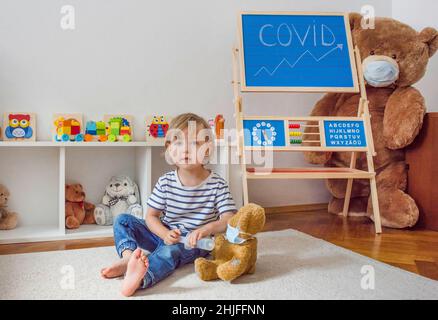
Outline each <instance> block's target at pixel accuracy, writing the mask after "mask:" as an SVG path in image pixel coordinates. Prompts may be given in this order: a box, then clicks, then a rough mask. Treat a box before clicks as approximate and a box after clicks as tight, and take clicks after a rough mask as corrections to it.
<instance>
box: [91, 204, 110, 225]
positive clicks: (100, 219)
mask: <svg viewBox="0 0 438 320" xmlns="http://www.w3.org/2000/svg"><path fill="white" fill-rule="evenodd" d="M94 220H96V224H98V225H100V226H109V225H111V224H112V219H111V216H110V213H109V210H108V208H105V207H103V206H97V207H96V208H95V209H94Z"/></svg>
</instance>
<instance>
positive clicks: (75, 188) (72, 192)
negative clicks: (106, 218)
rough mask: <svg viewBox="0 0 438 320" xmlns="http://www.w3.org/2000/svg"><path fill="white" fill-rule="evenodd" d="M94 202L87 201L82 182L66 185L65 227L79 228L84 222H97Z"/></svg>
mask: <svg viewBox="0 0 438 320" xmlns="http://www.w3.org/2000/svg"><path fill="white" fill-rule="evenodd" d="M94 208H95V206H94V204H91V203H89V202H86V201H85V192H84V190H83V188H82V185H81V184H71V185H66V186H65V227H66V228H67V229H77V228H79V227H80V226H81V225H82V224H95V223H96V221H95V220H94Z"/></svg>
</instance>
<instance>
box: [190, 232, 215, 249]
mask: <svg viewBox="0 0 438 320" xmlns="http://www.w3.org/2000/svg"><path fill="white" fill-rule="evenodd" d="M208 236H210V232H209V231H208V230H206V229H205V228H199V229H196V230H195V231H192V232H190V234H189V238H188V239H187V243H188V245H189V246H190V247H191V248H194V247H196V242H198V240H201V239H202V238H205V237H208Z"/></svg>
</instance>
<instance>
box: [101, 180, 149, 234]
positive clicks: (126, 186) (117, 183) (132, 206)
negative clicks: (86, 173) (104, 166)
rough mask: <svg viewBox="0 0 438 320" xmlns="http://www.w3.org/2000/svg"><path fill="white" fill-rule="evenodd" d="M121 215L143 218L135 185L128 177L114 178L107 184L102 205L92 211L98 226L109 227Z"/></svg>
mask: <svg viewBox="0 0 438 320" xmlns="http://www.w3.org/2000/svg"><path fill="white" fill-rule="evenodd" d="M122 213H130V214H132V215H134V216H135V217H137V218H139V219H142V218H143V208H142V207H141V205H140V193H139V190H138V186H137V184H136V183H135V182H134V181H133V180H132V179H131V178H130V177H127V176H115V177H112V178H111V179H110V181H109V183H108V184H107V186H106V188H105V194H104V196H103V198H102V204H99V205H97V206H96V209H95V210H94V218H95V220H96V223H97V224H98V225H102V226H110V225H112V224H113V221H114V219H115V218H116V217H117V216H118V215H120V214H122Z"/></svg>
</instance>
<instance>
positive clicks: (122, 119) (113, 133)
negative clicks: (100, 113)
mask: <svg viewBox="0 0 438 320" xmlns="http://www.w3.org/2000/svg"><path fill="white" fill-rule="evenodd" d="M104 121H105V122H106V123H107V127H106V134H107V138H108V141H109V142H117V141H122V142H131V141H132V134H133V129H132V128H133V121H132V117H131V116H128V115H106V116H105V117H104Z"/></svg>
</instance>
